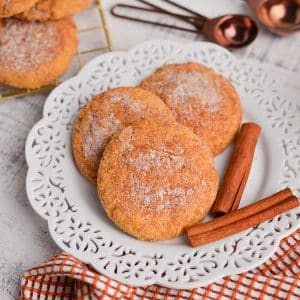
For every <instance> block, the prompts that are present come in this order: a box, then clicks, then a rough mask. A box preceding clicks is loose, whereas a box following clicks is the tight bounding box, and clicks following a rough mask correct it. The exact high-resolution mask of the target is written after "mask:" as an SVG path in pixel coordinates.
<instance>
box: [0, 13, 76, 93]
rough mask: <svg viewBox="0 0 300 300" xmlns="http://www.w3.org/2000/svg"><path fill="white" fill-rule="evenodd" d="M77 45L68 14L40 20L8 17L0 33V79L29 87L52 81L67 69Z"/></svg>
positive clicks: (21, 86)
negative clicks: (44, 20) (62, 17)
mask: <svg viewBox="0 0 300 300" xmlns="http://www.w3.org/2000/svg"><path fill="white" fill-rule="evenodd" d="M76 47H77V35H76V26H75V24H74V22H73V20H72V19H71V18H67V19H62V20H59V21H55V22H54V21H51V22H50V21H49V22H43V23H42V22H25V21H19V20H17V19H7V20H5V21H4V27H3V30H2V34H1V35H0V82H1V83H5V84H8V85H11V86H15V87H18V88H30V89H34V88H39V87H42V86H46V85H48V84H51V83H53V82H54V81H55V80H56V79H57V78H58V77H59V76H61V75H62V74H63V73H64V72H65V71H66V70H67V69H68V67H69V66H70V64H71V61H72V58H73V56H74V54H75V52H76Z"/></svg>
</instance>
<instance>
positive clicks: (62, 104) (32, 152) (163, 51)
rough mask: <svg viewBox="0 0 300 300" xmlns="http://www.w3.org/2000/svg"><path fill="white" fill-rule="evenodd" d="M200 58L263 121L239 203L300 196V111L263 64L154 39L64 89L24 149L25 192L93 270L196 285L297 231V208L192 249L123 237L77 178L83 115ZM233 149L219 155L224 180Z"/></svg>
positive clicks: (260, 255) (103, 59)
mask: <svg viewBox="0 0 300 300" xmlns="http://www.w3.org/2000/svg"><path fill="white" fill-rule="evenodd" d="M191 60H192V61H197V62H200V63H202V64H205V65H207V66H209V67H212V68H214V69H215V70H216V71H217V72H219V73H221V74H223V75H224V76H225V77H227V78H229V79H230V80H231V81H232V83H233V84H234V86H235V87H236V88H237V90H238V92H239V94H240V96H241V99H242V103H243V106H244V111H245V113H244V115H245V120H252V121H254V122H257V123H259V124H261V125H262V127H263V132H262V135H261V138H260V141H259V143H258V146H257V149H256V153H255V159H254V164H253V168H252V171H251V174H250V178H249V182H248V184H247V188H246V190H245V196H244V197H243V202H242V205H245V204H247V203H251V202H253V201H255V200H258V199H260V198H262V197H263V196H267V195H270V194H272V193H274V192H276V191H278V190H279V189H281V188H283V187H286V186H290V187H292V188H293V189H294V192H296V193H297V194H298V195H299V193H300V183H299V178H300V155H299V147H300V129H299V120H300V110H299V107H296V105H295V104H293V103H292V102H290V101H288V100H286V99H284V98H282V97H281V96H280V94H279V92H278V90H277V86H276V85H274V82H273V80H272V79H271V78H270V76H269V75H267V74H266V73H265V72H264V71H263V70H262V69H261V68H260V67H258V66H254V65H253V64H252V63H249V62H247V61H238V60H236V59H235V58H234V57H233V56H232V54H230V52H228V51H226V50H224V49H223V48H221V47H218V46H216V45H213V44H210V43H202V42H201V43H200V42H197V43H191V44H187V45H182V44H177V43H175V42H166V41H153V42H147V43H143V44H140V45H138V46H136V47H134V48H133V49H131V50H129V51H128V52H112V53H108V54H104V55H101V56H99V57H97V58H96V59H94V60H92V61H91V62H90V63H89V64H87V65H86V66H85V67H84V68H83V70H82V71H81V72H80V73H79V74H78V76H76V77H74V78H71V79H70V80H67V81H66V82H64V83H63V84H61V85H60V86H58V87H57V88H56V89H55V90H54V91H53V92H52V93H51V94H50V96H49V98H48V100H47V101H46V104H45V107H44V113H43V119H42V120H40V121H39V122H38V123H37V124H36V125H35V126H34V128H33V129H32V131H31V132H30V134H29V136H28V139H27V144H26V158H27V163H28V166H29V170H28V175H27V194H28V198H29V200H30V203H31V205H32V206H33V208H34V209H35V210H36V212H37V213H38V214H39V215H40V216H42V217H43V218H45V219H46V220H47V221H48V224H49V230H50V233H51V235H52V237H53V239H54V241H55V242H56V243H57V244H58V245H59V247H60V248H62V249H63V250H65V251H67V252H69V253H71V254H73V255H74V256H76V257H77V258H79V259H81V260H82V261H84V262H86V263H90V264H91V265H92V266H93V267H94V268H95V269H96V270H98V271H99V272H101V273H102V274H105V275H107V276H109V277H111V278H113V279H116V280H119V281H121V282H123V283H126V284H130V285H136V286H145V285H149V284H154V283H156V284H159V285H162V286H166V287H172V288H195V287H199V286H201V285H205V284H208V283H211V282H213V281H215V280H217V279H219V278H221V277H223V276H225V275H229V274H236V273H241V272H244V271H246V270H249V269H251V268H254V267H256V266H257V265H259V264H261V263H262V262H264V261H265V260H266V259H267V258H268V257H270V256H271V255H272V253H273V252H274V251H275V249H276V247H277V246H278V243H279V241H280V239H282V238H283V237H284V236H286V235H288V234H289V233H291V232H292V231H293V230H295V229H296V228H297V227H299V225H300V222H299V213H300V209H299V208H297V209H294V210H291V211H289V212H286V213H284V214H282V215H280V216H277V217H276V218H274V219H273V220H270V221H268V222H264V223H262V224H260V225H259V226H257V227H255V228H252V229H249V230H246V231H243V232H242V233H239V234H236V235H233V236H231V237H228V238H225V239H223V240H220V241H217V242H213V243H210V244H208V245H205V246H201V247H199V248H195V249H193V248H191V247H190V246H189V245H188V243H187V241H186V240H185V238H184V237H180V238H177V239H175V240H171V241H165V242H156V243H149V242H143V241H138V240H136V239H134V238H132V237H130V236H128V235H127V234H125V233H123V232H121V231H120V230H119V229H118V228H117V227H116V226H114V224H113V223H112V222H111V221H109V219H108V218H107V217H106V215H105V213H104V211H103V209H102V207H101V204H100V202H99V200H98V197H97V193H96V189H95V188H94V187H93V186H92V185H91V184H89V183H88V182H87V181H86V180H85V179H84V178H83V177H82V176H81V175H80V173H79V172H78V170H77V169H76V166H75V164H74V162H73V158H72V153H71V143H70V142H71V138H70V136H71V130H72V124H73V121H74V118H75V116H76V114H77V112H78V110H79V109H80V108H81V107H82V106H83V105H84V104H85V103H86V102H87V101H88V100H89V99H90V98H91V97H92V96H93V95H96V94H98V93H100V92H102V91H105V90H107V89H109V88H112V87H115V86H121V85H136V84H138V83H139V82H140V81H141V80H142V79H143V78H144V77H145V76H146V75H148V74H150V73H151V72H153V71H154V70H155V69H156V68H157V67H159V66H161V65H163V64H166V63H174V62H185V61H191ZM229 152H230V149H227V151H226V152H225V153H224V154H222V155H221V156H220V157H218V158H217V166H218V169H219V171H220V173H221V174H222V172H223V169H224V167H225V165H226V161H227V159H228V155H229Z"/></svg>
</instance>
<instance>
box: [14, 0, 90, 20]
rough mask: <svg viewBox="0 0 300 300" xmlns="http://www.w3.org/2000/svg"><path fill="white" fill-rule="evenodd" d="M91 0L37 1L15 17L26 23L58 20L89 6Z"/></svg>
mask: <svg viewBox="0 0 300 300" xmlns="http://www.w3.org/2000/svg"><path fill="white" fill-rule="evenodd" d="M91 2H92V0H38V2H37V3H36V4H35V5H34V6H33V7H31V8H30V9H28V10H25V11H23V12H22V13H21V14H19V15H18V16H17V17H18V18H20V19H24V20H28V21H47V20H58V19H61V18H64V17H66V16H70V15H73V14H75V13H77V12H79V11H81V10H83V9H85V8H87V7H88V6H89V4H91Z"/></svg>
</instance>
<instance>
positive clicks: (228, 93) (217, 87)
mask: <svg viewBox="0 0 300 300" xmlns="http://www.w3.org/2000/svg"><path fill="white" fill-rule="evenodd" d="M140 86H141V87H142V88H144V89H146V90H149V91H151V92H153V93H155V94H157V95H158V96H159V97H160V98H161V99H162V100H164V101H165V103H166V104H167V106H168V107H169V108H170V109H171V111H172V112H173V114H174V115H175V118H176V120H177V121H178V122H179V123H181V124H183V125H186V126H188V127H190V128H191V129H192V130H193V131H194V132H195V133H196V134H197V135H199V136H200V137H201V138H202V139H204V140H205V141H206V142H207V143H208V144H209V146H210V147H211V149H212V151H213V153H214V155H217V154H218V153H220V152H222V151H223V150H224V149H225V148H226V147H227V146H228V144H229V143H230V142H231V141H232V139H233V138H234V136H235V134H236V133H237V131H238V129H239V127H240V123H241V119H242V106H241V103H240V98H239V95H238V94H237V92H236V91H235V89H234V87H233V86H232V84H231V83H230V81H229V80H228V79H226V78H224V77H223V76H221V75H220V74H218V73H216V72H215V71H214V70H212V69H210V68H207V67H205V66H203V65H200V64H198V63H194V62H189V63H183V64H170V65H165V66H163V67H161V68H159V69H157V70H156V71H155V72H154V73H153V74H152V75H150V76H149V77H148V78H146V79H145V80H143V81H142V83H141V84H140Z"/></svg>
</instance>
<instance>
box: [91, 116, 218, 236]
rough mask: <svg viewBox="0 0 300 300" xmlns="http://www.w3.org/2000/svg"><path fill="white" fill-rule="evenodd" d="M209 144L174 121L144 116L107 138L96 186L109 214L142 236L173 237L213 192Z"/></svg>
mask: <svg viewBox="0 0 300 300" xmlns="http://www.w3.org/2000/svg"><path fill="white" fill-rule="evenodd" d="M217 185H218V175H217V172H216V170H215V167H214V161H213V155H212V152H211V149H210V148H209V147H208V146H207V144H206V143H204V142H203V141H201V139H200V138H199V137H198V136H197V135H195V134H194V133H193V132H192V131H191V130H190V129H188V128H187V127H185V126H183V125H180V124H178V123H163V122H156V121H153V120H143V121H141V122H139V123H135V124H133V125H130V126H128V127H126V128H125V129H124V130H123V131H121V133H117V134H116V135H115V136H114V137H113V138H112V139H111V141H110V142H109V143H108V145H107V147H106V149H105V151H104V154H103V158H102V160H101V162H100V167H99V173H98V181H97V188H98V194H99V197H100V200H101V202H102V204H103V207H104V209H105V211H106V213H107V215H108V216H109V218H110V219H111V220H112V221H113V222H114V223H115V224H116V225H117V226H118V227H120V228H121V229H122V230H123V231H125V232H127V233H129V234H130V235H133V236H134V237H136V238H138V239H141V240H149V241H157V240H165V239H171V238H175V237H176V236H178V235H180V234H181V233H182V231H183V230H184V228H186V227H189V226H191V225H193V224H195V223H196V222H198V221H200V220H202V219H203V218H204V217H205V215H206V214H207V212H208V210H209V209H210V207H211V205H212V203H213V201H214V199H215V196H216V192H217Z"/></svg>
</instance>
